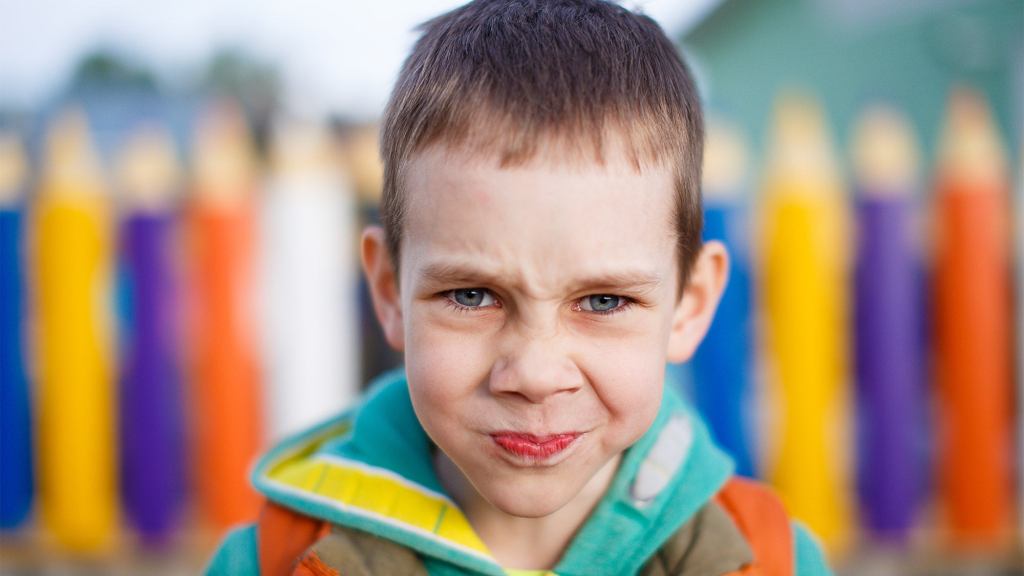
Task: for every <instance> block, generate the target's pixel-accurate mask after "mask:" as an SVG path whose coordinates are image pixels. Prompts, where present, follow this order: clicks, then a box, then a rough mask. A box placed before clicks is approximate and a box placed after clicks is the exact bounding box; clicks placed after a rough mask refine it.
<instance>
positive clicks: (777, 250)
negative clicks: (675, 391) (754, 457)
mask: <svg viewBox="0 0 1024 576" xmlns="http://www.w3.org/2000/svg"><path fill="white" fill-rule="evenodd" d="M764 186H765V188H764V199H763V202H762V204H763V205H762V208H761V210H762V214H763V222H762V225H763V234H764V236H763V238H762V242H761V246H762V250H763V253H762V262H763V267H764V268H763V271H762V273H763V286H764V287H763V295H762V297H763V299H764V307H765V313H766V318H765V322H766V336H767V346H768V352H769V356H768V362H767V363H768V367H769V374H770V376H769V378H770V381H771V385H772V392H771V394H770V396H771V397H772V398H773V399H774V400H775V402H776V407H777V408H778V410H777V414H776V416H777V419H776V422H777V426H776V429H775V436H774V441H775V458H774V459H773V460H772V461H771V463H770V465H769V471H770V473H769V477H770V479H771V480H772V482H773V483H774V484H775V485H776V486H777V487H778V489H779V491H780V493H781V495H782V497H783V499H784V501H785V502H786V504H787V506H788V508H789V511H790V512H791V513H792V514H793V515H794V516H795V517H796V518H798V519H800V520H802V521H804V522H805V523H806V524H807V525H808V526H809V527H810V528H811V530H812V531H814V532H815V533H816V534H818V535H819V536H820V537H821V539H822V541H823V542H824V543H825V545H826V547H827V548H828V549H830V550H831V551H833V552H836V551H841V550H842V548H843V546H844V545H845V543H846V540H847V537H848V532H849V509H850V506H849V503H848V502H847V498H848V496H847V494H848V492H847V490H846V489H845V483H846V481H845V471H844V470H845V468H846V467H845V466H844V463H843V462H842V454H843V453H845V452H846V451H847V448H846V446H845V445H844V444H845V442H844V440H843V438H844V435H843V426H844V423H845V422H846V420H847V417H846V415H845V411H846V394H847V390H846V373H847V358H846V348H847V342H846V339H847V337H846V334H847V330H846V326H847V320H846V318H845V314H846V313H845V310H846V307H847V294H846V290H845V288H844V286H845V283H846V273H847V271H846V266H847V262H848V256H847V252H848V238H847V230H848V229H849V224H848V218H849V216H848V214H847V210H848V208H847V207H846V203H845V200H844V198H843V195H842V190H841V186H840V181H839V176H838V170H837V169H836V167H835V160H834V158H833V156H832V152H831V146H830V142H829V139H828V135H827V131H826V128H825V121H824V118H823V116H822V112H821V111H820V110H819V108H818V107H817V105H816V104H815V103H814V102H813V101H810V100H809V99H806V98H802V97H797V96H786V97H784V98H782V99H780V101H779V103H778V105H777V107H776V110H775V125H774V132H773V134H772V142H771V152H770V153H769V157H768V164H767V166H766V173H765V183H764Z"/></svg>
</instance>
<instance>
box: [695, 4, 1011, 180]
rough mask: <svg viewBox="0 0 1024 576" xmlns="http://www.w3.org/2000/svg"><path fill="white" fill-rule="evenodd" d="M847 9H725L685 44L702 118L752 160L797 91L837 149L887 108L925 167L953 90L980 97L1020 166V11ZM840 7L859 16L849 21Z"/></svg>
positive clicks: (984, 7) (1004, 7)
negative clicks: (776, 103)
mask: <svg viewBox="0 0 1024 576" xmlns="http://www.w3.org/2000/svg"><path fill="white" fill-rule="evenodd" d="M854 1H856V0H726V1H725V2H723V4H722V5H721V6H719V7H718V8H717V9H716V10H715V11H714V12H712V13H711V15H710V16H709V17H708V18H706V19H705V20H704V21H703V22H702V23H701V24H699V25H698V26H697V27H695V28H694V29H692V30H691V31H690V32H689V33H687V34H686V35H685V36H684V38H683V39H682V45H683V49H684V52H685V53H686V54H687V57H688V58H690V60H691V63H692V65H693V67H694V68H695V71H696V73H697V76H698V83H699V84H701V88H702V90H703V92H704V95H705V99H706V101H707V104H708V107H709V109H710V110H712V111H719V112H721V113H723V114H725V115H727V116H729V117H732V118H733V119H735V120H736V121H738V122H739V123H740V124H741V125H742V126H743V127H745V128H746V129H747V130H748V131H749V136H750V138H751V141H752V144H753V145H754V146H755V152H756V154H755V155H754V156H755V158H761V157H762V154H761V152H763V142H764V133H765V130H766V128H767V125H768V121H769V120H770V111H771V106H772V103H773V100H774V98H775V95H776V94H777V93H778V91H779V90H780V89H784V88H787V87H801V88H804V89H808V90H810V91H811V92H812V93H813V94H816V95H817V96H818V97H819V98H820V99H821V101H822V102H823V103H824V106H825V108H826V111H827V114H828V116H829V120H830V123H831V127H832V130H833V135H834V136H835V138H836V139H837V143H839V144H845V143H846V142H848V141H849V132H850V127H851V123H852V122H853V121H854V120H855V119H856V116H857V114H858V113H859V112H860V111H861V110H862V109H863V107H864V105H865V104H866V103H870V102H872V101H876V100H885V101H888V102H891V103H895V104H896V105H898V106H899V107H900V108H902V109H903V110H904V111H905V112H906V113H907V114H908V116H909V118H910V120H911V122H912V123H913V125H914V127H915V129H916V130H917V134H918V137H919V139H920V140H921V143H922V146H923V147H924V152H925V157H926V159H927V160H928V161H929V162H930V160H931V158H932V157H933V155H934V149H935V144H936V141H937V139H938V137H939V133H940V130H941V126H942V119H943V114H944V108H945V103H946V98H947V95H948V93H949V89H950V87H951V86H955V85H957V84H968V85H970V86H973V87H974V88H976V89H978V90H980V91H982V92H984V93H985V94H986V96H987V97H988V99H989V102H990V103H991V104H992V106H993V109H994V113H995V115H996V118H997V121H998V123H999V125H1000V127H1001V135H1002V137H1003V139H1004V141H1005V142H1006V143H1007V144H1008V145H1009V146H1010V147H1011V149H1012V151H1013V154H1014V155H1013V156H1012V157H1011V158H1012V159H1019V158H1020V156H1019V148H1018V147H1019V145H1020V138H1021V135H1022V134H1021V133H1022V131H1024V126H1022V122H1024V121H1022V112H1024V90H1022V85H1024V71H1022V67H1024V37H1022V36H1024V1H1022V0H979V1H975V2H965V1H960V2H954V1H942V0H932V1H930V2H929V1H927V0H924V1H916V2H910V1H907V2H905V3H903V4H901V1H902V0H891V1H889V2H888V3H885V2H880V1H878V0H870V1H869V0H863V4H862V6H863V5H871V8H869V9H857V8H856V7H853V8H850V6H851V4H850V3H851V2H854ZM844 5H845V6H846V8H847V9H853V10H855V11H858V12H859V13H857V14H854V15H853V16H854V17H851V14H850V13H849V12H844V11H843V9H842V8H843V7H844ZM843 148H844V149H845V146H843ZM1014 164H1016V162H1014Z"/></svg>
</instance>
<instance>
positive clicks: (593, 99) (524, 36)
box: [381, 0, 704, 288]
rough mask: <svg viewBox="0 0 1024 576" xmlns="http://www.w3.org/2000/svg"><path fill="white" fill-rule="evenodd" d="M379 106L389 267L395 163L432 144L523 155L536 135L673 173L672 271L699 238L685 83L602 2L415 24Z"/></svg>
mask: <svg viewBox="0 0 1024 576" xmlns="http://www.w3.org/2000/svg"><path fill="white" fill-rule="evenodd" d="M421 29H422V31H423V34H422V36H421V37H420V38H419V40H418V41H417V42H416V45H415V46H414V47H413V50H412V53H411V54H410V55H409V57H408V58H407V59H406V61H405V64H404V65H403V67H402V70H401V73H400V74H399V77H398V81H397V83H396V84H395V88H394V91H393V92H392V94H391V99H390V101H389V102H388V106H387V109H386V110H385V112H384V118H383V122H382V129H381V156H382V158H383V161H384V189H383V199H382V205H381V219H382V222H383V225H384V230H385V235H386V239H387V247H388V251H389V253H390V255H391V258H392V260H393V262H394V263H395V266H396V267H397V266H398V262H399V256H400V250H401V242H402V226H403V222H404V220H405V209H406V205H407V202H406V201H405V198H404V196H405V195H404V190H403V177H404V170H405V168H406V166H407V165H408V163H409V161H410V159H411V158H412V157H413V155H414V154H416V153H418V152H421V151H423V150H424V149H426V148H428V147H430V146H432V145H435V144H444V145H446V146H450V147H462V148H464V149H466V150H470V151H471V152H472V153H474V154H493V155H496V156H497V157H498V158H499V159H500V162H501V165H502V166H512V165H519V164H523V163H526V162H527V161H529V160H531V159H532V158H533V157H534V155H535V153H536V152H537V150H538V148H539V146H540V144H542V143H552V142H554V143H557V144H562V145H567V146H569V147H570V149H574V150H577V151H579V152H581V153H583V154H586V153H588V152H589V153H590V155H591V157H592V158H594V159H596V160H597V161H599V162H603V146H604V145H603V141H604V140H605V138H606V137H607V136H608V135H609V134H614V135H615V136H617V137H620V138H622V139H623V140H624V142H625V145H626V152H627V154H629V157H630V159H631V161H632V162H633V164H634V166H636V168H637V169H638V170H639V169H642V168H643V167H644V166H649V165H661V166H669V167H671V168H672V169H673V171H674V176H675V188H676V202H675V207H676V209H675V214H671V215H668V216H669V217H673V218H674V221H675V224H676V231H677V237H678V238H677V240H678V250H679V261H680V279H681V282H682V284H681V285H680V288H682V286H685V283H686V281H687V278H688V276H689V270H690V268H691V266H692V264H693V261H694V259H695V257H696V255H697V252H698V251H699V249H700V244H701V227H702V213H701V195H700V171H701V160H702V155H703V147H704V146H703V141H704V125H703V117H702V115H701V107H700V101H699V98H698V96H697V90H696V88H695V86H694V82H693V79H692V78H691V76H690V73H689V71H688V69H687V67H686V64H685V63H684V62H683V60H682V58H681V57H680V55H679V53H678V52H677V50H676V48H675V46H674V45H673V44H672V42H671V41H670V40H669V39H668V38H667V37H666V36H665V33H664V32H663V31H662V30H661V28H660V27H659V26H658V25H657V24H656V23H655V22H654V21H653V20H651V19H650V18H649V17H647V16H644V15H641V14H635V13H633V12H630V11H629V10H626V9H625V8H623V7H621V6H619V5H617V4H613V3H611V2H606V1H602V0H475V1H473V2H470V3H469V4H466V5H464V6H461V7H459V8H456V9H455V10H452V11H451V12H448V13H446V14H443V15H441V16H438V17H437V18H434V19H433V20H430V21H428V22H426V23H425V24H423V25H422V26H421Z"/></svg>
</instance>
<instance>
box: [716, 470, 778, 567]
mask: <svg viewBox="0 0 1024 576" xmlns="http://www.w3.org/2000/svg"><path fill="white" fill-rule="evenodd" d="M715 500H716V501H717V502H718V504H719V505H720V506H722V508H724V509H725V511H726V512H728V513H729V515H730V516H731V517H732V519H733V521H734V522H735V523H736V526H737V527H738V528H739V529H740V532H742V533H743V536H744V537H745V538H746V539H747V543H748V544H749V545H750V548H751V550H752V551H753V552H754V563H753V564H752V565H750V566H748V567H746V568H745V569H744V570H742V571H741V572H740V573H739V574H743V575H744V576H746V575H757V576H792V574H793V573H794V565H795V563H794V558H793V556H794V553H793V526H792V524H790V520H789V515H788V514H786V509H785V507H784V506H783V505H782V501H781V500H779V498H778V496H776V495H775V493H773V492H772V491H771V490H770V489H768V488H767V487H766V486H764V485H762V484H760V483H758V482H754V481H753V480H747V479H745V478H739V477H736V476H733V477H732V478H731V479H730V480H729V481H728V482H727V483H726V484H725V487H724V488H723V489H722V490H721V491H720V492H719V493H718V495H717V496H716V497H715Z"/></svg>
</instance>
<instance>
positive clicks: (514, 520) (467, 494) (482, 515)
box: [434, 450, 620, 570]
mask: <svg viewBox="0 0 1024 576" xmlns="http://www.w3.org/2000/svg"><path fill="white" fill-rule="evenodd" d="M619 458H620V457H616V458H614V459H612V460H611V461H609V462H608V463H607V464H605V465H604V467H603V468H601V469H600V470H599V471H598V472H597V474H595V475H594V476H593V477H592V478H591V479H590V481H589V482H587V484H586V485H585V486H584V487H583V489H582V490H581V491H580V492H579V493H578V494H576V496H574V497H573V498H572V499H571V500H569V501H568V502H567V503H566V504H565V505H564V506H562V507H561V508H559V509H558V510H556V511H555V512H552V513H551V514H548V515H547V516H541V517H538V518H525V517H522V516H514V515H512V514H508V513H506V512H503V511H502V510H500V509H498V508H497V507H495V506H494V505H492V504H491V503H490V502H488V501H487V500H486V499H484V498H483V497H482V496H481V495H480V493H479V492H477V491H476V489H475V488H473V485H472V484H471V483H470V482H469V481H468V480H467V479H466V477H465V476H463V475H462V472H461V471H460V470H459V468H458V467H457V466H456V465H455V463H453V462H452V461H451V460H450V459H449V458H448V456H446V455H445V453H444V452H443V451H441V450H438V451H437V454H436V455H435V457H434V468H435V469H436V471H437V475H438V478H439V479H440V481H441V484H442V485H443V486H444V487H445V489H446V490H447V491H448V493H449V494H450V495H451V496H452V499H453V500H455V502H456V503H457V504H458V505H459V507H460V508H461V509H462V511H463V513H464V514H465V515H466V518H467V519H468V520H469V523H470V524H471V525H472V526H473V529H474V530H475V531H476V533H477V535H478V536H479V537H480V539H481V540H482V541H483V542H484V544H486V545H487V548H488V549H489V550H490V551H491V554H492V555H493V556H494V559H495V560H496V561H497V562H498V564H499V565H501V566H502V567H504V568H513V569H518V570H551V569H553V568H554V567H555V564H557V563H558V559H559V558H561V556H562V554H563V553H564V552H565V550H566V548H568V547H569V543H570V542H572V539H573V536H575V535H576V532H577V531H578V530H579V528H580V527H581V526H582V525H583V522H584V521H586V519H587V517H588V516H590V512H591V511H592V510H593V509H594V507H595V506H597V503H598V502H599V501H600V500H601V497H602V496H603V495H604V493H605V492H606V491H607V489H608V486H609V485H610V484H611V481H612V478H613V477H614V476H615V471H616V470H617V469H618V465H619Z"/></svg>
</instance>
